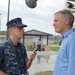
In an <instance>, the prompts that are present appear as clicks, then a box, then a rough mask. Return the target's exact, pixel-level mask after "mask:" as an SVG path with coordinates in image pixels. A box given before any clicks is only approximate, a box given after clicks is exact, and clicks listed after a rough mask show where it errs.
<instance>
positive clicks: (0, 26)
mask: <svg viewBox="0 0 75 75" xmlns="http://www.w3.org/2000/svg"><path fill="white" fill-rule="evenodd" d="M0 31H1V13H0Z"/></svg>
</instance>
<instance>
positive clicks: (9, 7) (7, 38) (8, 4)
mask: <svg viewBox="0 0 75 75" xmlns="http://www.w3.org/2000/svg"><path fill="white" fill-rule="evenodd" d="M9 14H10V0H8V13H7V22H8V21H9ZM6 40H8V27H7V34H6Z"/></svg>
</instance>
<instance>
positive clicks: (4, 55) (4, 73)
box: [0, 18, 37, 75]
mask: <svg viewBox="0 0 75 75" xmlns="http://www.w3.org/2000/svg"><path fill="white" fill-rule="evenodd" d="M7 27H8V29H9V33H10V40H8V41H6V42H5V43H4V44H3V45H2V46H1V47H0V75H27V73H28V72H27V70H28V69H29V67H30V66H31V64H32V61H33V59H34V58H35V56H36V53H37V52H36V51H33V52H32V53H31V54H30V58H28V57H27V53H26V49H25V46H24V45H23V44H22V43H20V42H19V39H20V38H22V37H23V33H24V29H23V28H24V27H27V25H24V24H22V21H21V18H15V19H12V20H11V21H9V22H7Z"/></svg>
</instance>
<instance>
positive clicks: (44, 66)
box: [28, 51, 57, 75]
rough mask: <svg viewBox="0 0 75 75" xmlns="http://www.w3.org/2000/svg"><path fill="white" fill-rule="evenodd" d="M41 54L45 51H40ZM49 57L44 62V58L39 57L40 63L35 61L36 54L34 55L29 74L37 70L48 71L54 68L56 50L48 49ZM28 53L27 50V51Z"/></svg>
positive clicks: (31, 74)
mask: <svg viewBox="0 0 75 75" xmlns="http://www.w3.org/2000/svg"><path fill="white" fill-rule="evenodd" d="M41 53H42V55H43V54H45V52H41ZM48 53H50V57H49V59H48V62H46V59H44V58H40V63H38V62H37V56H36V57H35V59H34V61H33V63H32V66H31V67H30V69H29V70H28V71H29V74H30V75H34V74H35V73H37V72H43V71H50V70H53V69H54V64H55V60H56V56H57V52H53V51H50V52H48ZM28 54H29V52H28ZM39 54H40V52H38V54H37V55H39Z"/></svg>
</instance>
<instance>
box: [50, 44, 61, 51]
mask: <svg viewBox="0 0 75 75" xmlns="http://www.w3.org/2000/svg"><path fill="white" fill-rule="evenodd" d="M59 48H60V46H59V45H50V50H52V51H56V52H58V50H59Z"/></svg>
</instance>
